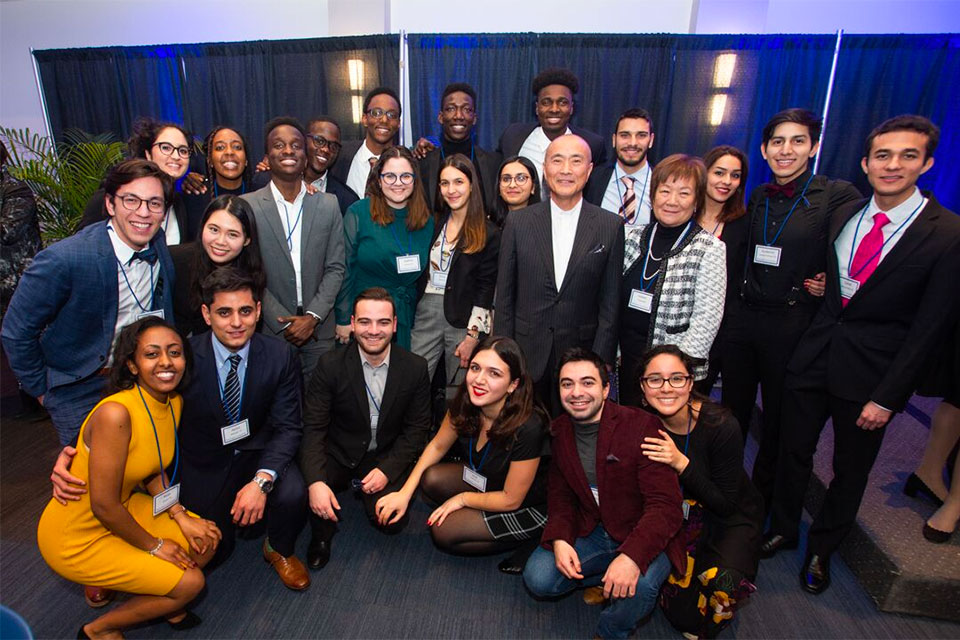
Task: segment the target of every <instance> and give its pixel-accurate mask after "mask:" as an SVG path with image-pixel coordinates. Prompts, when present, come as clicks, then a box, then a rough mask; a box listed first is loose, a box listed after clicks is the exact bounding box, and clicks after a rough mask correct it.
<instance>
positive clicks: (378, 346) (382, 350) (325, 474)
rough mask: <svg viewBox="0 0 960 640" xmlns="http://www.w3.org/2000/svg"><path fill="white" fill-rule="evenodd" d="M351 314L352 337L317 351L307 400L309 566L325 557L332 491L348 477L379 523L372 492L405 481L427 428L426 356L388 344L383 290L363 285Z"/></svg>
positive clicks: (334, 507) (390, 321)
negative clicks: (350, 340) (338, 345)
mask: <svg viewBox="0 0 960 640" xmlns="http://www.w3.org/2000/svg"><path fill="white" fill-rule="evenodd" d="M350 322H351V326H352V328H353V335H354V337H355V338H356V342H354V343H352V344H350V345H349V346H347V347H345V348H341V349H335V350H333V351H330V352H328V353H326V354H324V355H323V356H321V358H320V362H319V363H318V364H317V368H316V370H315V371H314V374H313V378H312V379H311V380H310V385H309V386H308V388H307V392H306V398H305V401H304V414H303V418H304V432H303V444H302V446H301V447H300V468H301V469H302V470H303V475H304V477H305V478H306V481H307V485H308V491H309V504H310V511H311V512H312V513H311V516H310V527H311V530H312V535H311V538H310V546H309V547H308V549H307V564H308V565H309V566H310V568H311V569H322V568H323V567H324V566H325V565H326V564H327V561H328V560H329V559H330V543H331V540H332V539H333V534H334V533H335V532H336V524H335V523H336V522H337V521H338V518H337V513H336V512H337V511H338V510H339V509H340V503H339V502H338V501H337V497H336V495H335V493H336V492H339V491H343V490H344V489H346V488H347V486H348V485H351V484H352V486H353V488H354V489H355V490H357V491H358V492H360V494H361V495H362V497H363V502H364V508H365V510H366V512H367V517H368V518H369V519H370V522H371V523H372V524H374V525H375V526H378V527H379V525H378V524H377V516H376V503H377V499H378V498H379V497H380V496H381V495H384V494H386V493H390V492H391V491H396V490H398V489H399V488H400V487H401V486H402V485H403V483H404V481H406V479H407V476H408V475H409V473H410V470H411V469H412V468H413V464H414V462H416V459H417V456H418V455H420V451H422V450H423V447H424V445H425V444H426V440H427V436H428V434H429V430H430V378H429V377H428V376H427V361H426V360H424V359H423V358H421V357H420V356H418V355H415V354H413V353H410V352H409V351H407V350H406V349H403V348H401V347H399V346H397V345H395V344H391V341H392V340H393V334H394V333H395V332H396V328H397V316H396V312H395V310H394V304H393V299H392V298H391V297H390V294H389V293H387V290H386V289H382V288H380V287H374V288H371V289H367V290H365V291H362V292H361V293H360V294H359V295H358V296H357V298H356V300H355V301H354V304H353V316H352V317H351V319H350ZM405 524H406V521H405V520H403V521H401V522H398V523H396V524H394V525H390V526H387V527H383V528H382V530H384V531H386V532H388V533H393V532H396V531H398V530H399V529H400V528H402V527H403V526H404V525H405Z"/></svg>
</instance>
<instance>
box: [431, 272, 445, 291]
mask: <svg viewBox="0 0 960 640" xmlns="http://www.w3.org/2000/svg"><path fill="white" fill-rule="evenodd" d="M448 275H449V274H448V273H447V272H446V271H431V272H430V284H432V285H433V286H434V287H436V288H437V289H446V288H447V276H448Z"/></svg>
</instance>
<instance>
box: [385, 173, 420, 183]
mask: <svg viewBox="0 0 960 640" xmlns="http://www.w3.org/2000/svg"><path fill="white" fill-rule="evenodd" d="M413 178H414V175H413V174H412V173H410V172H404V173H401V174H400V175H397V174H396V173H381V174H380V179H381V180H383V181H384V182H386V183H387V184H397V180H399V181H400V184H402V185H408V184H413Z"/></svg>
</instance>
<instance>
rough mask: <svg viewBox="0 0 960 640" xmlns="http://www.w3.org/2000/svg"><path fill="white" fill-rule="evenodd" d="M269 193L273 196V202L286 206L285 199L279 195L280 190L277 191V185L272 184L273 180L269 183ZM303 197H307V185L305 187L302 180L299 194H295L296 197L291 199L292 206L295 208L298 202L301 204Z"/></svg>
mask: <svg viewBox="0 0 960 640" xmlns="http://www.w3.org/2000/svg"><path fill="white" fill-rule="evenodd" d="M270 193H272V194H273V200H274V202H283V203H284V204H285V205H286V203H287V199H286V198H284V197H283V194H282V193H280V189H277V185H275V184H273V180H271V181H270ZM305 195H307V185H305V184H304V183H303V180H301V181H300V192H299V193H298V194H297V197H296V198H294V199H293V203H292V204H293V206H297V205H298V204H299V203H300V202H302V201H303V197H304V196H305Z"/></svg>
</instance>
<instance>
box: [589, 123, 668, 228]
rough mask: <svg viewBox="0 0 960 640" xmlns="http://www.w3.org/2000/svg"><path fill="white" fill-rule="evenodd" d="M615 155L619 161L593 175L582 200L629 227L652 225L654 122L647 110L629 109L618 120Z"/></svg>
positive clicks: (615, 134)
mask: <svg viewBox="0 0 960 640" xmlns="http://www.w3.org/2000/svg"><path fill="white" fill-rule="evenodd" d="M615 129H616V131H615V133H614V134H613V152H614V153H615V154H616V156H617V159H616V161H615V162H610V163H607V164H605V165H603V166H600V167H597V168H595V169H594V170H593V172H592V173H591V174H590V180H588V181H587V187H586V189H584V191H583V197H584V199H586V201H587V202H589V203H590V204H595V205H597V206H598V207H600V208H601V209H605V210H607V211H610V212H612V213H616V214H617V215H619V216H620V217H621V218H623V219H624V221H625V222H626V223H627V224H629V225H637V224H639V225H644V224H647V223H649V222H650V208H651V202H652V201H653V198H652V197H651V195H650V174H651V173H652V171H651V169H650V163H649V162H648V159H647V152H648V151H650V148H651V147H652V146H653V138H654V134H653V121H652V120H651V119H650V114H649V113H647V111H646V110H645V109H628V110H626V111H624V112H623V114H622V115H621V116H620V118H619V119H618V120H617V126H616V127H615Z"/></svg>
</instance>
